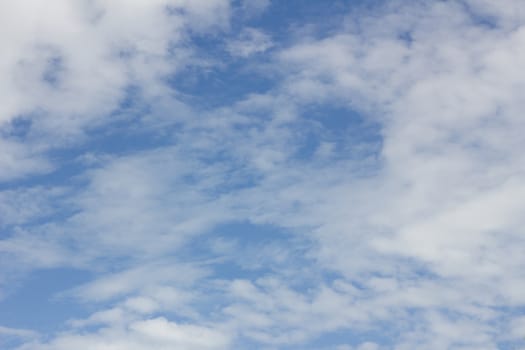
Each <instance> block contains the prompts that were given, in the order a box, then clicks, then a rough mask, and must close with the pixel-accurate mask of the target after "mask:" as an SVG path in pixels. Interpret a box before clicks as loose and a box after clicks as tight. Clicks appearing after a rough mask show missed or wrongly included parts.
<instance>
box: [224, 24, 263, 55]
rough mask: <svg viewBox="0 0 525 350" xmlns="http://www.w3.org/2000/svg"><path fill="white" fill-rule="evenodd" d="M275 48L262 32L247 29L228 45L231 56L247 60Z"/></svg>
mask: <svg viewBox="0 0 525 350" xmlns="http://www.w3.org/2000/svg"><path fill="white" fill-rule="evenodd" d="M272 46H273V43H272V40H271V38H270V37H269V36H268V35H267V34H265V33H263V32H262V31H261V30H258V29H255V28H245V29H243V31H242V32H241V33H240V34H239V37H238V38H237V39H235V40H231V41H229V42H228V43H227V49H228V52H229V53H230V55H232V56H239V57H242V58H247V57H249V56H251V55H254V54H258V53H263V52H265V51H267V50H268V49H269V48H271V47H272Z"/></svg>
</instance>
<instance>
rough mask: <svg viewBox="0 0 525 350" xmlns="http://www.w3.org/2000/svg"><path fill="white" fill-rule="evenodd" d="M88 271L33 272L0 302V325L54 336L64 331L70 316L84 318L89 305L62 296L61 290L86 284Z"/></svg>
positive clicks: (60, 269) (69, 269)
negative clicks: (55, 333) (57, 332)
mask: <svg viewBox="0 0 525 350" xmlns="http://www.w3.org/2000/svg"><path fill="white" fill-rule="evenodd" d="M92 277H93V274H92V273H91V272H89V271H84V270H78V269H71V268H59V269H45V270H35V271H33V272H32V273H31V274H29V275H28V276H26V277H24V279H23V280H22V281H19V283H18V284H19V285H16V286H14V287H13V288H10V289H11V291H10V292H9V289H8V292H9V293H8V294H7V295H6V296H5V298H3V299H0V310H2V312H0V324H1V325H3V326H7V327H11V328H20V329H32V330H35V331H37V332H40V333H42V334H53V333H54V332H56V331H60V330H63V329H65V328H66V327H67V326H66V325H67V321H68V320H69V319H71V317H72V315H75V317H79V318H80V317H82V315H84V316H87V315H88V314H89V312H90V311H92V310H90V306H89V305H88V304H81V303H78V302H76V301H74V300H73V299H72V298H70V297H67V296H64V294H63V293H64V291H66V290H68V289H70V288H73V287H75V286H77V285H79V284H82V283H85V282H87V281H89V280H90V279H91V278H92Z"/></svg>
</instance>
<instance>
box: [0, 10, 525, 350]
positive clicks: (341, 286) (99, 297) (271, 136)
mask: <svg viewBox="0 0 525 350" xmlns="http://www.w3.org/2000/svg"><path fill="white" fill-rule="evenodd" d="M505 3H506V5H507V7H505V6H504V7H505V8H500V7H498V8H496V7H494V6H493V5H491V4H489V2H486V1H481V0H477V1H466V2H460V1H446V2H443V1H432V2H420V1H415V2H411V3H410V4H408V3H406V2H400V1H388V2H385V3H382V4H378V5H377V6H373V7H371V8H369V9H364V8H359V9H354V10H351V11H350V12H349V13H348V14H347V15H346V16H344V18H343V19H342V21H341V23H339V24H338V25H335V24H334V28H333V29H332V30H331V31H328V32H324V33H315V35H313V34H312V35H306V34H305V35H303V36H302V37H300V38H299V39H297V38H296V37H294V40H293V41H286V42H284V43H279V44H278V45H277V44H276V45H275V46H274V47H273V48H272V52H271V55H268V56H267V57H266V58H265V60H266V61H265V62H264V64H262V63H261V66H260V67H257V72H256V73H257V74H261V71H263V72H264V77H260V76H259V75H256V74H255V75H250V83H249V84H248V83H244V84H241V85H242V86H240V87H236V88H238V89H240V90H241V91H242V93H238V94H237V92H236V96H235V98H234V101H233V102H231V101H230V100H225V101H224V103H223V105H221V106H218V107H217V106H214V107H207V106H210V105H209V104H207V103H206V102H207V101H206V97H205V96H204V95H205V93H204V92H203V93H202V94H203V96H204V97H201V99H199V97H198V96H197V97H195V96H185V94H184V93H183V92H182V90H180V91H179V90H178V85H177V82H176V77H177V72H179V71H180V70H184V69H185V67H188V66H190V65H192V64H193V63H192V61H191V60H192V58H201V57H197V56H198V54H199V53H202V52H203V51H204V52H205V51H206V50H210V51H213V50H214V49H215V48H216V47H215V46H214V45H217V46H221V45H223V44H224V43H225V42H226V43H229V44H228V45H229V46H228V50H229V52H230V54H231V55H232V56H238V57H241V58H243V60H235V63H232V62H229V61H227V60H226V61H225V62H221V64H218V65H217V67H218V68H217V71H215V70H214V68H213V67H214V66H213V65H212V66H211V67H212V68H210V65H206V69H208V70H209V71H207V73H206V74H208V76H207V77H205V78H202V79H204V82H201V83H202V86H199V88H202V91H206V88H208V86H205V85H206V84H207V83H208V82H209V81H210V80H213V79H215V78H217V79H222V80H224V81H226V82H228V83H227V84H224V85H223V86H225V89H228V88H232V87H231V86H229V85H228V84H230V85H235V82H236V81H235V80H228V79H233V78H232V76H234V74H232V75H231V76H230V75H229V73H230V72H231V71H229V70H228V68H225V66H227V65H228V64H232V65H234V66H233V68H231V70H232V71H233V70H236V71H237V68H238V67H237V66H235V65H241V66H242V65H244V64H246V67H251V69H253V61H251V60H254V57H256V54H257V53H262V52H265V51H266V50H268V49H269V48H270V46H271V45H272V44H273V41H275V40H277V36H276V37H275V38H273V37H272V39H270V38H269V37H268V36H266V35H265V34H264V32H265V28H255V27H254V26H253V23H250V24H249V25H246V26H245V27H244V29H243V31H241V32H240V33H241V34H240V35H239V36H238V37H237V36H235V34H231V33H230V34H228V33H227V27H228V25H229V24H228V21H231V20H233V19H232V18H230V15H229V13H230V11H232V9H233V10H235V8H234V6H237V5H234V4H228V3H226V2H221V1H217V2H186V1H170V2H168V1H154V2H135V3H133V4H131V5H129V6H123V5H122V4H121V3H115V4H105V3H104V4H103V3H98V2H89V3H82V4H83V5H82V6H88V8H87V10H86V11H80V10H79V9H80V7H77V6H80V4H81V3H80V2H78V3H77V2H74V3H71V4H69V3H68V4H65V3H57V4H54V5H52V6H51V7H49V8H46V9H45V11H44V12H43V14H41V16H42V17H43V18H44V19H42V20H41V21H40V22H39V21H37V20H34V19H33V20H28V21H27V22H28V23H26V24H25V25H26V26H28V27H31V26H32V25H36V23H40V24H39V26H40V27H39V28H38V29H39V30H38V31H37V34H38V35H37V34H35V31H31V30H30V29H27V28H26V27H23V26H22V24H20V25H21V26H22V27H23V28H22V27H20V28H19V29H17V30H16V31H15V32H16V33H18V34H17V35H20V36H21V38H20V40H13V39H12V38H11V37H8V38H7V39H9V40H11V41H12V45H13V46H12V47H13V48H16V50H14V51H13V50H11V51H10V52H15V53H17V54H18V56H16V55H15V58H12V60H11V61H9V60H6V62H8V63H4V66H2V67H0V69H3V70H4V71H6V72H13V73H12V74H11V73H10V74H11V75H12V76H14V77H13V79H12V81H11V80H6V82H4V83H3V84H4V85H3V86H2V87H0V88H1V89H4V90H6V91H9V93H10V95H9V96H12V97H13V98H12V99H11V100H12V101H22V102H18V103H13V104H10V105H8V106H5V107H4V108H5V112H4V114H2V115H4V117H2V118H3V119H2V120H4V128H5V130H11V131H10V132H6V133H4V134H6V135H9V136H6V137H5V138H4V139H5V141H2V142H4V143H5V145H6V149H8V150H9V152H8V153H7V156H5V158H0V159H7V160H5V161H4V163H6V164H7V165H9V164H12V166H7V165H6V167H5V169H7V170H5V173H6V175H2V176H4V178H5V179H12V178H20V177H22V176H28V175H29V174H35V173H37V172H39V171H40V172H46V171H47V172H52V169H53V167H52V165H49V163H48V159H47V158H46V157H42V156H41V155H42V154H45V152H49V150H50V149H51V148H53V147H58V146H56V145H57V144H59V145H60V147H62V148H68V147H70V149H73V148H74V147H78V146H74V145H78V143H75V141H71V140H70V141H67V140H66V139H67V137H66V136H64V135H69V136H68V137H72V136H71V135H79V137H80V136H81V135H83V136H82V137H83V140H84V141H83V142H85V143H84V147H85V149H82V150H80V151H78V150H77V151H78V152H73V153H75V159H77V163H75V164H80V163H81V164H82V165H81V167H80V169H77V170H76V172H74V175H71V176H69V177H68V179H73V180H71V182H70V181H69V180H68V181H62V180H58V183H59V184H58V185H57V186H56V187H54V186H44V185H41V184H40V185H38V182H39V181H38V179H36V178H35V182H36V183H37V185H32V184H31V183H30V184H28V185H24V184H23V183H22V184H20V185H17V186H18V187H16V186H15V187H14V188H9V189H8V190H6V191H2V192H1V193H0V199H5V201H3V202H5V203H7V204H2V205H1V206H0V215H1V216H2V217H5V219H4V220H3V221H2V222H1V223H0V224H1V225H2V226H1V227H8V228H9V232H10V234H9V235H8V236H7V237H5V238H2V240H1V241H0V251H1V252H2V255H4V256H8V257H9V258H8V259H5V260H6V264H2V269H3V270H4V271H10V269H13V270H16V268H15V267H17V266H22V267H23V268H25V269H27V270H32V269H36V268H42V267H47V268H54V267H63V266H75V267H77V268H82V269H85V270H89V271H92V272H93V273H94V277H93V279H92V280H90V281H89V282H87V283H85V284H83V285H80V286H76V287H74V288H73V289H70V290H68V291H66V292H63V294H62V295H64V296H69V297H73V300H75V302H82V303H85V304H87V305H89V306H91V309H90V310H91V311H93V312H91V313H90V315H88V316H86V317H83V316H77V315H72V317H71V320H70V322H69V323H68V325H69V326H70V328H68V329H67V330H66V331H65V332H62V333H56V334H54V335H50V336H49V337H47V339H44V340H41V341H40V342H28V343H27V344H25V345H24V346H22V348H21V349H37V350H38V349H42V350H60V349H70V348H75V347H79V346H80V347H83V348H87V349H103V348H105V347H111V348H114V349H121V348H122V349H124V348H125V349H137V350H138V349H145V348H148V349H149V348H152V347H154V348H160V349H163V348H166V349H171V348H184V349H226V348H232V347H233V348H235V347H238V348H250V347H251V348H261V347H265V346H267V347H270V348H271V347H275V348H283V349H286V348H309V347H312V346H317V345H316V344H320V345H319V348H323V347H324V348H337V346H339V347H340V348H341V349H345V348H348V349H363V350H364V349H383V348H385V349H389V348H392V349H414V348H425V349H447V348H462V349H495V348H501V347H504V345H505V344H507V343H510V344H512V345H516V346H519V345H520V344H521V343H520V341H522V332H521V330H522V328H523V327H522V323H523V322H522V317H521V315H520V312H521V311H520V310H521V308H522V306H523V305H524V299H523V293H522V292H521V291H522V290H523V287H524V286H523V282H522V281H523V272H522V271H523V270H524V269H523V268H524V264H525V262H524V260H523V257H522V255H523V254H522V250H523V249H522V248H523V245H524V242H523V229H522V227H523V224H524V222H523V219H522V215H521V213H522V212H523V209H524V203H523V200H522V198H523V194H522V192H523V188H524V185H525V183H524V181H523V179H522V176H521V174H522V172H523V168H524V167H523V165H524V164H525V160H524V158H523V155H522V152H521V150H522V149H523V146H524V145H523V137H522V135H523V122H522V117H521V116H522V111H523V110H524V109H523V107H524V105H523V104H524V102H523V98H522V96H521V91H522V90H523V89H522V88H523V85H524V82H525V76H524V75H523V73H522V72H525V70H524V69H520V68H522V66H523V63H522V62H525V61H523V54H524V49H522V48H523V47H525V46H524V45H523V41H524V40H525V34H524V33H525V31H524V29H523V18H522V16H521V9H522V7H520V5H519V3H518V2H517V1H510V0H508V1H505ZM27 4H29V2H28V3H27ZM243 4H244V3H243ZM260 4H263V3H262V2H261V3H260ZM263 5H264V4H263ZM17 6H19V7H15V8H14V9H13V10H12V11H18V12H17V13H25V11H26V10H27V8H25V7H23V6H22V5H17ZM28 6H29V5H28ZM232 6H233V7H232ZM239 6H241V7H242V6H248V5H239ZM263 7H264V6H262V5H261V9H262V8H263ZM509 9H511V10H512V11H511V10H509ZM237 10H238V9H237ZM58 14H61V15H60V16H58ZM30 15H31V16H36V14H34V13H33V12H29V13H28V16H30ZM54 16H57V17H59V18H57V19H56V21H57V22H56V23H55V21H53V20H52V19H53V18H54ZM78 16H80V17H78ZM73 18H74V19H75V20H73ZM69 22H71V23H69ZM305 25H307V24H305ZM62 27H63V28H66V27H67V28H70V29H71V30H70V31H68V32H64V31H59V29H58V28H62ZM24 28H25V29H24ZM218 28H220V29H222V30H224V37H222V38H220V37H218V36H220V35H217V34H214V35H215V36H214V35H211V34H210V36H208V37H206V36H205V34H203V33H204V32H205V31H206V30H208V31H210V32H213V31H217V30H218ZM72 32H73V33H77V34H75V36H73V35H72V34H68V33H72ZM28 33H30V34H28ZM304 33H312V31H311V30H310V31H305V32H304ZM193 35H195V36H201V37H199V38H200V39H199V40H201V42H200V46H199V48H198V50H194V47H193V46H192V45H193V44H188V42H191V40H190V39H189V38H191V37H192V36H193ZM202 35H204V36H202ZM35 38H37V39H38V40H37V39H35ZM77 38H81V39H82V40H81V42H78V41H77V40H74V39H77ZM7 39H5V40H7ZM44 39H46V40H44ZM51 39H52V40H51ZM296 39H297V40H296ZM2 40H3V39H2ZM214 40H216V41H214ZM34 41H36V43H37V44H34ZM84 41H85V42H86V46H85V47H84V46H82V45H81V43H82V42H84ZM197 41H198V40H197ZM21 43H25V44H23V45H22V44H21ZM42 43H46V45H41V44H42ZM196 45H197V44H196ZM221 47H222V46H221ZM85 52H87V54H84V53H85ZM202 60H203V61H206V60H207V58H206V57H203V58H202ZM217 60H220V58H218V59H217ZM203 61H200V62H203ZM211 61H213V60H211ZM211 61H208V63H209V62H211ZM13 62H16V64H15V63H13ZM243 62H246V63H243ZM242 67H243V68H244V67H245V66H242ZM185 72H186V73H188V71H185ZM218 72H219V73H218ZM206 74H203V75H202V76H204V75H206ZM11 75H10V76H11ZM173 76H175V78H173ZM202 76H201V75H199V77H202ZM171 78H173V80H174V81H175V82H174V83H173V84H172V85H169V84H166V80H169V79H171ZM206 79H209V80H206ZM241 80H242V79H241ZM255 80H257V81H258V82H260V81H262V82H261V83H260V84H261V85H262V86H264V88H259V86H257V87H256V86H255V85H257V84H255V83H253V84H252V82H254V81H255ZM130 84H132V85H136V86H137V91H138V95H139V97H136V98H133V101H127V102H126V103H127V104H128V105H133V104H135V105H133V106H132V107H133V108H135V107H136V108H137V109H138V111H139V112H138V114H139V116H135V117H132V116H129V115H126V107H122V106H120V105H121V104H125V103H123V102H122V101H123V98H124V97H125V96H126V94H127V93H130V91H129V90H126V88H127V87H128V86H129V85H130ZM235 91H238V90H235ZM23 92H24V93H23ZM25 92H27V93H25ZM221 92H222V91H221ZM124 100H125V99H124ZM58 101H64V103H58ZM119 106H120V107H119ZM128 107H129V106H128ZM116 109H117V110H118V109H122V110H123V111H122V113H123V114H124V115H123V116H122V115H120V116H119V117H114V118H116V119H118V120H116V121H115V122H116V124H117V125H118V126H119V127H121V128H122V130H120V129H116V128H112V127H111V126H110V125H109V123H110V121H108V119H111V118H112V117H113V116H115V115H119V114H118V113H114V111H115V110H116ZM131 109H132V108H131ZM35 110H36V111H37V112H38V113H36V114H35V115H31V113H30V112H33V113H34V111H35ZM27 113H29V114H28V115H30V116H28V117H27V118H30V119H31V124H30V127H29V131H27V130H23V131H20V130H18V129H17V130H18V134H17V133H16V132H13V130H15V129H16V123H14V122H15V121H17V120H18V119H17V118H18V117H17V116H18V115H24V116H25V115H26V114H27ZM131 114H132V113H131ZM119 118H121V119H119ZM119 123H120V124H119ZM22 129H23V128H22ZM95 131H96V132H100V133H101V135H102V136H100V135H94V134H95V133H96V132H95ZM104 132H106V134H104ZM4 134H2V135H4ZM129 135H131V136H129ZM119 137H120V138H121V139H119ZM108 139H111V142H109V141H108ZM21 140H22V141H27V142H24V143H22V142H21ZM101 140H102V141H105V142H106V143H104V142H100V145H99V141H101ZM55 142H56V143H55ZM68 142H71V143H68ZM76 142H79V141H76ZM118 142H121V143H122V145H119V146H115V145H116V144H118ZM91 148H93V149H91ZM77 153H78V154H77ZM79 154H80V155H79ZM82 154H83V155H84V156H82ZM28 159H29V160H28ZM78 159H84V160H85V161H84V162H78ZM33 162H35V163H33ZM46 166H49V168H46ZM55 166H56V165H55ZM0 174H1V173H0ZM26 203H27V204H26ZM65 208H67V210H66V209H65ZM60 214H61V215H60ZM39 220H40V221H39ZM262 228H264V229H262ZM72 302H73V301H72ZM341 334H344V335H343V336H341ZM503 334H507V335H503ZM328 338H330V340H327V339H328ZM81 344H82V345H81ZM502 344H503V345H502Z"/></svg>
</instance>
